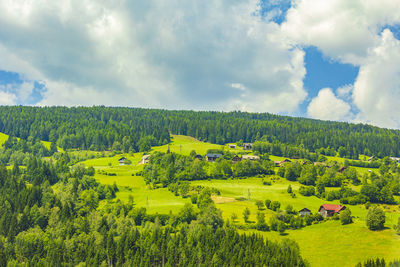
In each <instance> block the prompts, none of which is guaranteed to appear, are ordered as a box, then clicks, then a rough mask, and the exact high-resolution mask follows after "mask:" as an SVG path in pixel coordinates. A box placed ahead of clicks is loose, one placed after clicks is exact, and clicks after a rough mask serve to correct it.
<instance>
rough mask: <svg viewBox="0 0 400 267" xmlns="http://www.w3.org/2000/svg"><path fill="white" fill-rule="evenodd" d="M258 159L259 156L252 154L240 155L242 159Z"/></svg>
mask: <svg viewBox="0 0 400 267" xmlns="http://www.w3.org/2000/svg"><path fill="white" fill-rule="evenodd" d="M245 159H247V160H259V159H260V157H259V156H253V155H243V156H242V160H245Z"/></svg>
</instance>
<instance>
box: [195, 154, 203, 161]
mask: <svg viewBox="0 0 400 267" xmlns="http://www.w3.org/2000/svg"><path fill="white" fill-rule="evenodd" d="M194 159H198V160H203V156H202V155H200V154H197V155H196V156H194Z"/></svg>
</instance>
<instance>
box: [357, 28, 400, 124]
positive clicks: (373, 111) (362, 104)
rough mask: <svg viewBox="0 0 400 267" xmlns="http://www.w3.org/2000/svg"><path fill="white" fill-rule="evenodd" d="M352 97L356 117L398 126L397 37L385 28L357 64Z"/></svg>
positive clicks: (399, 65) (399, 68) (399, 49)
mask: <svg viewBox="0 0 400 267" xmlns="http://www.w3.org/2000/svg"><path fill="white" fill-rule="evenodd" d="M353 99H354V103H355V104H356V105H357V107H358V108H359V109H360V114H359V115H358V119H359V120H362V121H367V122H369V123H373V124H375V125H379V126H384V127H390V128H399V127H400V109H399V106H400V41H399V40H397V39H395V38H394V37H393V34H392V33H391V32H390V31H389V30H385V31H384V32H383V33H382V36H381V41H380V44H379V45H378V46H377V47H375V48H374V49H373V50H371V51H370V53H369V55H368V57H367V61H366V63H365V64H364V65H362V66H361V68H360V72H359V75H358V77H357V80H356V82H355V84H354V92H353Z"/></svg>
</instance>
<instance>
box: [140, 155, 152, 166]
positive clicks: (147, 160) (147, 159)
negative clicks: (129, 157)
mask: <svg viewBox="0 0 400 267" xmlns="http://www.w3.org/2000/svg"><path fill="white" fill-rule="evenodd" d="M149 161H150V155H144V156H143V157H142V159H141V160H140V163H141V164H146V163H149Z"/></svg>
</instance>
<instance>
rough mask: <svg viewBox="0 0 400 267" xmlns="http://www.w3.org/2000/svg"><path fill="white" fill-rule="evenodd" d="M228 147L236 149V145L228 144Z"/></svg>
mask: <svg viewBox="0 0 400 267" xmlns="http://www.w3.org/2000/svg"><path fill="white" fill-rule="evenodd" d="M228 147H229V148H236V145H235V144H229V145H228Z"/></svg>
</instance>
